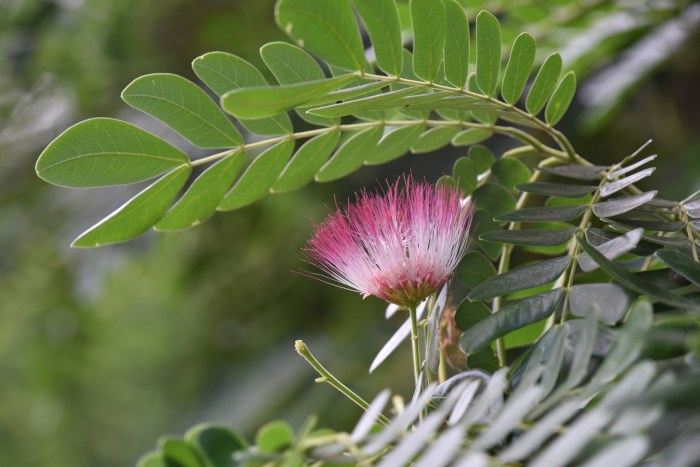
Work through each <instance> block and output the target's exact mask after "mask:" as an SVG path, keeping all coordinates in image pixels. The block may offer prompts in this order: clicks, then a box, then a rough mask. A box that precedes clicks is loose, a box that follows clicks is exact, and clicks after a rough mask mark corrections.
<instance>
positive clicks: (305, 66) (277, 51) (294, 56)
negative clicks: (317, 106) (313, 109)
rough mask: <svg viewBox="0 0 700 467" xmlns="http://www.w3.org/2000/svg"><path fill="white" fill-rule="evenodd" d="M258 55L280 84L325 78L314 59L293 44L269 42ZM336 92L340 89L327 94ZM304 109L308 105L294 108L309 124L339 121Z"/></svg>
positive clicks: (329, 124)
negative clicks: (312, 113) (310, 113)
mask: <svg viewBox="0 0 700 467" xmlns="http://www.w3.org/2000/svg"><path fill="white" fill-rule="evenodd" d="M260 56H261V57H262V59H263V62H265V65H267V67H268V68H269V69H270V71H271V72H272V74H273V75H274V77H275V78H276V79H277V81H278V82H279V83H280V84H282V85H291V84H297V83H306V82H308V81H318V80H323V79H325V78H326V75H324V74H323V70H322V69H321V67H320V65H319V64H318V63H317V62H316V60H314V58H313V57H312V56H311V55H309V54H308V53H306V51H304V49H301V48H299V47H297V46H295V45H292V44H288V43H286V42H271V43H269V44H265V45H264V46H262V47H261V48H260ZM338 92H340V91H333V92H332V93H329V95H330V94H334V93H338ZM328 99H330V97H328ZM331 102H335V100H332V101H331ZM306 110H308V107H299V108H297V109H295V111H296V113H297V115H299V116H300V117H301V118H302V119H304V120H306V121H307V122H309V123H311V124H314V125H323V126H331V125H337V124H338V123H339V120H338V119H334V118H321V117H319V116H316V115H309V114H308V113H307V112H306Z"/></svg>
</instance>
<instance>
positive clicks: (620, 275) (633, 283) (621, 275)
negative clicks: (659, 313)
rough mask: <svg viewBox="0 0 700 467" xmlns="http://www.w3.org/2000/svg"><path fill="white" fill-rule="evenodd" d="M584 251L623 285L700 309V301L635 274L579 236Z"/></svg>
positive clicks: (675, 303)
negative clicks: (670, 290) (673, 291)
mask: <svg viewBox="0 0 700 467" xmlns="http://www.w3.org/2000/svg"><path fill="white" fill-rule="evenodd" d="M577 239H578V241H579V243H580V244H581V248H583V251H585V252H586V253H588V254H589V255H590V256H591V258H593V260H594V261H595V262H596V263H598V264H599V265H600V268H601V269H602V270H604V271H605V272H607V273H608V274H610V276H611V277H612V278H613V279H615V280H616V281H617V282H619V283H620V284H621V285H623V286H625V287H627V288H628V289H630V290H633V291H635V292H637V293H639V294H641V295H646V296H648V297H651V298H652V299H654V300H656V301H659V302H662V303H666V304H668V305H672V306H677V307H679V308H683V309H691V310H700V302H696V301H693V300H690V299H687V298H685V297H682V296H680V295H676V294H674V293H672V292H669V291H668V290H665V289H662V288H660V287H658V286H656V285H654V284H652V283H651V282H647V281H645V280H644V279H642V278H640V277H639V276H635V275H634V274H632V273H631V272H630V271H628V270H627V269H625V268H624V267H622V266H620V265H618V264H616V263H614V262H612V261H610V260H609V259H607V258H606V257H605V256H604V255H603V254H602V253H600V252H599V251H598V250H596V249H595V247H593V246H592V245H590V244H589V243H588V242H587V241H586V240H585V239H583V238H581V237H577Z"/></svg>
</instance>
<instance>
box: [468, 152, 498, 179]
mask: <svg viewBox="0 0 700 467" xmlns="http://www.w3.org/2000/svg"><path fill="white" fill-rule="evenodd" d="M468 156H469V159H470V160H471V161H472V162H473V163H474V165H475V166H476V169H477V170H478V171H479V173H480V174H481V173H484V172H486V171H487V170H489V169H490V168H491V166H492V165H493V163H494V162H495V161H496V157H495V156H494V155H493V152H492V151H491V150H490V149H489V148H487V147H486V146H481V145H478V146H472V147H470V148H469V154H468Z"/></svg>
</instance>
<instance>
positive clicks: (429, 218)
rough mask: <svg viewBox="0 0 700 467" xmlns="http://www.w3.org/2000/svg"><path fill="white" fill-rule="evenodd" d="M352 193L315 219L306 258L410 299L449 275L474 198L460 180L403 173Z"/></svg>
mask: <svg viewBox="0 0 700 467" xmlns="http://www.w3.org/2000/svg"><path fill="white" fill-rule="evenodd" d="M399 182H400V180H398V181H397V182H396V183H395V184H393V185H389V186H388V188H387V190H386V191H385V192H383V193H367V192H366V191H363V192H361V193H360V194H356V196H355V198H356V200H355V203H352V204H349V205H348V206H346V207H345V208H344V209H342V210H341V209H340V208H337V209H336V211H335V212H332V213H330V215H329V217H328V219H326V221H325V222H323V223H322V224H320V225H318V226H316V229H315V231H314V233H313V236H312V238H311V240H309V242H308V244H307V245H306V247H305V248H304V253H305V254H306V257H307V260H308V261H309V262H310V263H311V264H314V265H316V266H317V267H318V268H319V269H321V270H322V271H323V272H324V273H325V274H327V275H328V276H329V277H330V279H331V280H332V281H334V282H337V283H338V285H341V286H343V285H344V286H347V287H348V288H350V289H352V290H356V291H358V292H360V293H361V294H362V295H363V296H364V297H367V296H369V295H375V296H377V297H379V298H381V299H383V300H386V301H387V302H390V303H394V304H396V305H399V306H401V307H414V306H416V305H417V304H418V303H420V302H421V301H423V300H425V299H426V298H427V297H428V296H429V295H430V294H432V293H433V292H435V291H436V290H437V289H438V288H440V287H441V286H442V285H443V284H444V283H445V282H446V281H447V280H448V279H449V278H450V276H451V275H452V272H453V271H454V269H455V268H456V267H457V264H458V263H459V261H460V260H461V259H462V257H463V256H464V253H465V250H466V248H467V242H468V236H469V227H470V225H471V220H472V217H473V214H474V206H473V204H472V203H470V202H468V201H467V202H464V201H463V200H462V198H461V194H460V191H459V190H458V189H457V188H452V187H447V186H437V187H436V186H434V185H431V184H429V183H427V182H422V183H416V182H414V181H413V180H412V178H411V177H410V176H409V177H405V178H404V184H403V185H404V186H403V189H400V187H399Z"/></svg>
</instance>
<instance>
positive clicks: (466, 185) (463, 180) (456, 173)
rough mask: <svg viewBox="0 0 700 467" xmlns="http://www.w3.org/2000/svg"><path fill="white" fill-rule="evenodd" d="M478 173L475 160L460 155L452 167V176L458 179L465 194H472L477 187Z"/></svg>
mask: <svg viewBox="0 0 700 467" xmlns="http://www.w3.org/2000/svg"><path fill="white" fill-rule="evenodd" d="M478 175H479V173H478V170H476V166H475V165H474V162H472V160H471V159H469V158H467V157H460V158H459V159H457V160H456V161H455V165H454V166H453V167H452V176H453V177H454V178H455V179H456V180H457V185H458V186H459V188H460V189H461V190H462V192H463V193H464V194H465V195H468V194H471V192H472V191H474V189H475V188H476V184H477V176H478Z"/></svg>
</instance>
